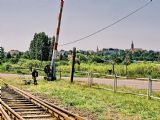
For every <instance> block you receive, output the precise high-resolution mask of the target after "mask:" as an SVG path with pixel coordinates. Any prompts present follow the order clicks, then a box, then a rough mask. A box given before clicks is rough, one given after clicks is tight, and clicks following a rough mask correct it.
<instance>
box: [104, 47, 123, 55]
mask: <svg viewBox="0 0 160 120" xmlns="http://www.w3.org/2000/svg"><path fill="white" fill-rule="evenodd" d="M102 54H103V55H108V54H120V49H117V48H103V49H102Z"/></svg>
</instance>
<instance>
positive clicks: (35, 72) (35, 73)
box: [32, 69, 38, 85]
mask: <svg viewBox="0 0 160 120" xmlns="http://www.w3.org/2000/svg"><path fill="white" fill-rule="evenodd" d="M37 77H38V72H37V70H36V69H34V70H33V71H32V78H33V81H34V85H37Z"/></svg>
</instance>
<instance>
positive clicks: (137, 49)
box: [125, 41, 146, 53]
mask: <svg viewBox="0 0 160 120" xmlns="http://www.w3.org/2000/svg"><path fill="white" fill-rule="evenodd" d="M125 51H131V52H132V53H134V52H137V51H146V50H143V49H142V48H135V47H134V43H133V41H132V43H131V48H130V49H126V50H125Z"/></svg>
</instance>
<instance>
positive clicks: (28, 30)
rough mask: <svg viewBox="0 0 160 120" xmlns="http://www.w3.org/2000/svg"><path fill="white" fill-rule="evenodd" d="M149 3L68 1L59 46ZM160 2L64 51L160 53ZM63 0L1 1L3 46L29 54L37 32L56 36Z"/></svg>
mask: <svg viewBox="0 0 160 120" xmlns="http://www.w3.org/2000/svg"><path fill="white" fill-rule="evenodd" d="M148 1H149V0H65V4H64V12H63V18H62V24H61V32H60V38H59V44H63V43H67V42H70V41H73V40H77V39H79V38H81V37H84V36H85V35H88V34H90V33H92V32H95V31H96V30H98V29H101V28H103V27H105V26H107V25H109V24H111V23H113V22H115V21H116V20H117V19H119V18H122V17H124V16H125V15H127V14H128V13H130V12H131V11H133V10H135V9H137V8H138V7H140V6H142V5H144V4H146V3H147V2H148ZM159 12H160V0H153V2H152V3H151V4H150V5H149V6H147V7H146V8H144V9H143V10H141V11H139V12H138V13H136V14H134V15H132V16H130V17H129V18H127V19H125V20H124V21H122V22H120V23H118V24H116V25H114V26H113V27H111V28H109V29H106V30H105V31H103V32H101V33H99V34H97V35H95V36H92V37H90V38H88V39H85V40H83V41H81V42H78V43H75V44H71V45H67V46H62V47H61V46H59V48H58V49H59V50H60V49H65V50H68V49H72V48H73V47H77V49H85V50H96V47H97V45H98V46H99V48H100V49H101V48H109V47H112V48H120V49H128V48H130V44H131V42H132V41H134V44H135V47H136V48H143V49H147V50H149V49H153V50H160V33H159V28H160V14H159ZM58 13H59V0H0V45H2V46H3V47H4V48H5V50H6V51H8V50H11V49H18V50H21V51H26V50H28V48H29V44H30V41H31V40H32V39H33V35H34V33H35V32H37V33H38V32H46V34H48V35H49V36H53V35H54V34H55V33H56V28H57V20H58Z"/></svg>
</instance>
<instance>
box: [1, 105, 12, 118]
mask: <svg viewBox="0 0 160 120" xmlns="http://www.w3.org/2000/svg"><path fill="white" fill-rule="evenodd" d="M0 111H1V120H11V118H10V117H9V115H8V114H7V113H6V112H5V110H4V109H3V108H2V106H1V105H0Z"/></svg>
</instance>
